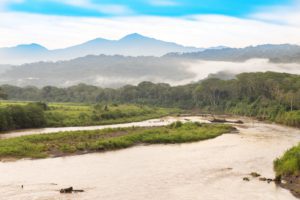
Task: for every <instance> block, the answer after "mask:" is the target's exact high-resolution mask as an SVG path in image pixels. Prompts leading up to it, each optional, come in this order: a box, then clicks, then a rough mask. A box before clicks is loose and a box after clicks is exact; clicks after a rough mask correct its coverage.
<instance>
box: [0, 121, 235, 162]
mask: <svg viewBox="0 0 300 200" xmlns="http://www.w3.org/2000/svg"><path fill="white" fill-rule="evenodd" d="M232 130H234V128H232V127H231V126H229V125H223V124H200V123H192V122H188V123H185V124H182V123H181V122H175V123H173V124H171V125H169V126H164V127H147V128H137V127H132V128H118V129H105V130H96V131H74V132H60V133H54V134H44V135H32V136H22V137H17V138H11V139H4V140H0V158H1V159H5V158H45V157H49V156H66V155H74V154H81V153H88V152H100V151H109V150H116V149H122V148H127V147H131V146H134V145H136V144H157V143H161V144H168V143H184V142H193V141H200V140H205V139H210V138H215V137H217V136H219V135H222V134H224V133H229V132H231V131H232Z"/></svg>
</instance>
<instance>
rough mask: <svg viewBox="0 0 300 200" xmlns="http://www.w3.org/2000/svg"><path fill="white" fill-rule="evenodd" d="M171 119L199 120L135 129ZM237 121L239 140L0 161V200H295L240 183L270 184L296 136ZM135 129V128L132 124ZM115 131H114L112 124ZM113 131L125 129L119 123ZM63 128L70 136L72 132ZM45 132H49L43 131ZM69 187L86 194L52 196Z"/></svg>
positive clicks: (279, 191)
mask: <svg viewBox="0 0 300 200" xmlns="http://www.w3.org/2000/svg"><path fill="white" fill-rule="evenodd" d="M178 119H180V120H183V121H189V120H192V121H198V120H199V121H202V122H205V121H206V119H204V118H201V117H189V118H187V117H184V118H171V117H169V118H164V119H157V120H148V121H145V122H137V123H139V125H140V126H146V125H151V126H154V125H164V124H167V123H170V122H172V121H176V120H178ZM242 120H244V121H246V123H245V124H243V125H237V128H238V129H239V133H238V134H237V133H233V134H225V135H222V136H220V137H217V138H215V139H211V140H206V141H201V142H195V143H188V144H176V145H148V146H136V147H133V148H128V149H124V150H119V151H112V152H106V153H93V154H86V155H78V156H71V157H62V158H49V159H41V160H19V161H15V162H0V199H1V200H2V199H3V200H100V199H104V200H121V199H126V200H145V199H149V200H150V199H151V200H165V199H170V200H227V199H228V200H253V199H255V200H290V199H291V200H292V199H296V198H294V197H293V196H292V195H291V194H290V192H289V191H287V190H284V189H282V188H279V187H276V186H275V184H274V183H270V184H268V183H266V182H261V181H259V180H258V179H255V178H251V180H250V181H249V182H245V181H243V180H242V179H243V177H245V176H247V174H249V173H250V172H258V173H260V174H262V175H263V176H265V177H270V178H273V177H274V172H273V168H272V162H273V160H274V159H275V158H276V157H278V156H280V155H281V154H282V153H283V152H284V151H285V150H287V149H288V148H290V147H291V146H293V145H295V144H297V143H298V142H299V141H300V130H299V129H294V128H289V127H285V126H280V125H274V124H267V123H261V122H257V121H252V120H249V119H242ZM127 125H128V126H132V124H127ZM134 125H136V126H137V124H136V123H135V124H134ZM116 126H118V125H114V127H116ZM120 126H122V127H125V125H124V124H122V125H120ZM89 128H90V129H98V128H101V127H97V128H96V127H94V128H91V127H89ZM89 128H84V129H89ZM69 129H71V130H73V129H74V127H71V128H69ZM69 129H68V128H63V130H69ZM77 129H80V127H77ZM42 130H49V129H42ZM51 130H53V129H51ZM55 130H56V131H57V129H55ZM80 130H81V129H80ZM39 131H41V130H39ZM49 132H51V131H44V132H43V131H42V133H49ZM53 132H55V131H53ZM32 133H33V134H34V133H38V131H37V132H35V130H27V131H24V132H14V133H11V134H14V135H12V136H13V137H16V136H19V135H26V134H32ZM21 185H23V186H24V188H21ZM69 186H73V187H74V188H75V189H84V190H85V192H83V193H77V194H60V193H59V192H58V190H59V189H60V188H64V187H69Z"/></svg>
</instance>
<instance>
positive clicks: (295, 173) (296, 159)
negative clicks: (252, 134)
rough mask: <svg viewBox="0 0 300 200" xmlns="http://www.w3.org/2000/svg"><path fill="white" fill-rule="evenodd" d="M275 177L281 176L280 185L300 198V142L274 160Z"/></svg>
mask: <svg viewBox="0 0 300 200" xmlns="http://www.w3.org/2000/svg"><path fill="white" fill-rule="evenodd" d="M274 170H275V172H276V176H277V177H281V180H282V182H281V183H280V184H279V185H280V186H281V187H283V188H286V189H288V190H290V191H291V192H292V194H293V195H295V196H296V197H298V198H300V144H298V145H297V146H295V147H292V148H291V149H289V150H288V151H286V152H285V153H284V155H283V156H281V157H280V158H278V159H276V160H275V161H274Z"/></svg>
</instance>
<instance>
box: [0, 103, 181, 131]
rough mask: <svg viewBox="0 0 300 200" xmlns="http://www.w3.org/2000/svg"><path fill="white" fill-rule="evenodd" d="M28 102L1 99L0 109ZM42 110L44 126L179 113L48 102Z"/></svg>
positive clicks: (107, 121)
mask: <svg viewBox="0 0 300 200" xmlns="http://www.w3.org/2000/svg"><path fill="white" fill-rule="evenodd" d="M28 103H29V102H13V101H1V102H0V109H1V108H6V107H9V106H26V105H27V104H28ZM47 106H48V107H47V109H46V110H45V111H44V116H45V120H46V124H45V125H44V126H46V127H63V126H88V125H104V124H115V123H126V122H133V121H143V120H147V119H151V118H158V117H162V116H166V115H171V114H176V113H180V109H174V108H172V109H171V108H158V107H150V106H141V105H130V104H121V105H117V104H110V105H105V104H103V105H102V104H79V103H48V104H47Z"/></svg>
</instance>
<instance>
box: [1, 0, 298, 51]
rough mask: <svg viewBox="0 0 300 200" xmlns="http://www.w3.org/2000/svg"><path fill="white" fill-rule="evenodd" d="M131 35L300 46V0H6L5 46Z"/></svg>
mask: <svg viewBox="0 0 300 200" xmlns="http://www.w3.org/2000/svg"><path fill="white" fill-rule="evenodd" d="M130 33H140V34H142V35H145V36H149V37H154V38H157V39H161V40H165V41H170V42H176V43H179V44H182V45H186V46H196V47H212V46H220V45H225V46H231V47H244V46H249V45H259V44H266V43H272V44H282V43H291V44H299V45H300V0H264V1H261V0H247V1H246V0H245V1H242V0H127V1H124V0H115V1H112V0H0V47H7V46H15V45H17V44H28V43H39V44H41V45H43V46H45V47H47V48H49V49H56V48H64V47H67V46H72V45H75V44H79V43H82V42H85V41H88V40H91V39H94V38H99V37H101V38H106V39H114V40H117V39H120V38H121V37H123V36H125V35H126V34H130Z"/></svg>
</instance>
